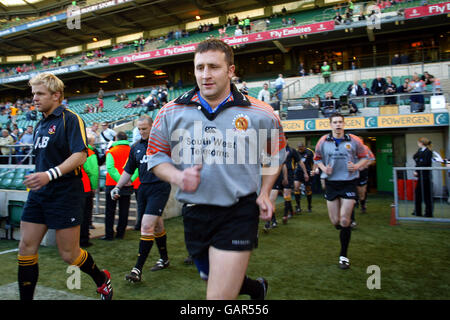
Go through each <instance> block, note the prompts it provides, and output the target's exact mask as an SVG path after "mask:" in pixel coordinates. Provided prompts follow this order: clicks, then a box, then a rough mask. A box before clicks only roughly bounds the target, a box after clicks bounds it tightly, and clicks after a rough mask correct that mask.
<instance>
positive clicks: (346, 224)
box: [340, 218, 350, 228]
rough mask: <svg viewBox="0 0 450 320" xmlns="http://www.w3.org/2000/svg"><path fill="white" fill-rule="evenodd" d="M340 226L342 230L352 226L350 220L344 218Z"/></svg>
mask: <svg viewBox="0 0 450 320" xmlns="http://www.w3.org/2000/svg"><path fill="white" fill-rule="evenodd" d="M340 225H341V227H342V228H347V227H348V226H350V219H348V218H342V219H341V224H340Z"/></svg>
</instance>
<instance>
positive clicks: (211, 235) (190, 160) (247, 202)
mask: <svg viewBox="0 0 450 320" xmlns="http://www.w3.org/2000/svg"><path fill="white" fill-rule="evenodd" d="M234 72H235V65H234V53H233V50H232V49H231V47H230V46H229V45H228V44H226V43H224V42H222V41H220V40H218V39H209V40H205V41H202V42H200V43H199V44H198V46H197V48H196V51H195V54H194V74H195V78H196V82H197V86H196V87H195V88H194V89H192V90H190V91H188V92H186V93H185V94H183V95H182V96H181V97H179V98H178V99H176V100H174V101H172V102H169V103H168V104H166V105H165V106H164V107H163V108H161V110H160V111H159V112H158V115H157V116H156V118H155V123H154V124H153V127H152V131H151V134H150V139H149V147H148V150H147V154H148V155H150V160H149V169H152V170H153V172H154V173H155V174H156V175H157V176H158V177H160V178H161V179H162V180H164V181H168V182H171V183H174V184H175V185H177V186H178V187H179V189H178V191H177V194H176V198H177V200H178V201H180V202H183V203H184V205H183V212H182V213H183V224H184V232H185V242H186V248H187V250H188V252H189V254H190V255H191V256H192V257H193V259H194V263H195V265H196V266H197V268H198V270H199V272H202V273H203V274H204V275H206V276H207V279H208V284H207V289H206V298H207V299H219V300H225V299H235V298H236V297H237V296H238V295H239V294H244V293H245V294H249V295H250V297H251V298H252V299H264V297H265V296H266V293H267V281H266V280H265V279H263V278H260V279H256V280H252V279H250V278H248V277H247V276H245V274H246V271H247V267H248V264H249V261H250V257H251V253H252V250H253V249H254V248H255V247H256V244H257V235H258V225H259V219H258V217H260V218H261V219H263V220H265V221H268V220H270V219H271V218H272V214H273V207H272V203H271V201H270V196H269V195H270V191H271V189H272V186H273V184H274V183H275V180H276V178H277V176H278V174H279V172H280V168H281V164H282V162H283V161H284V152H285V146H286V142H285V138H284V134H283V133H282V125H281V121H280V119H279V117H278V116H277V115H276V114H275V112H274V111H273V108H271V106H270V105H268V104H266V103H264V102H261V101H259V100H257V99H254V98H252V97H250V96H246V95H243V94H242V93H241V92H239V91H238V90H237V88H236V86H235V85H234V84H232V83H231V79H232V77H233V75H234ZM276 132H278V134H277V133H276ZM249 133H251V134H252V136H251V138H250V136H248V137H249V138H248V139H247V138H246V139H240V138H239V137H245V136H247V134H249ZM261 133H264V134H266V135H265V136H263V135H261ZM196 137H198V138H196ZM229 137H230V138H232V139H233V140H232V139H230V140H227V139H228V138H229ZM236 140H237V141H238V142H236ZM267 140H269V143H267ZM213 141H214V142H213ZM223 141H229V142H228V143H227V142H225V143H220V142H223ZM233 141H234V142H236V144H235V143H233ZM250 144H251V145H254V146H257V148H258V147H259V148H261V149H257V148H256V149H250ZM241 148H242V149H241ZM244 148H245V149H244ZM244 150H255V151H256V153H255V152H252V151H251V152H245V151H244ZM262 154H264V155H267V158H266V157H264V158H262V157H261V155H262ZM266 160H267V161H266ZM258 193H259V194H258Z"/></svg>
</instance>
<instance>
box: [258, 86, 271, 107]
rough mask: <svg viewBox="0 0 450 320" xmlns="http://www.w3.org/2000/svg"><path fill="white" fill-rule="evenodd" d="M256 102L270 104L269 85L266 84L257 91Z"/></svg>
mask: <svg viewBox="0 0 450 320" xmlns="http://www.w3.org/2000/svg"><path fill="white" fill-rule="evenodd" d="M258 100H260V101H263V102H265V103H269V102H270V92H269V84H268V83H267V82H266V83H264V84H263V88H262V89H261V90H260V91H259V93H258Z"/></svg>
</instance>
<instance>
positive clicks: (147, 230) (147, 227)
mask: <svg viewBox="0 0 450 320" xmlns="http://www.w3.org/2000/svg"><path fill="white" fill-rule="evenodd" d="M141 234H143V235H154V234H155V224H154V223H142V225H141Z"/></svg>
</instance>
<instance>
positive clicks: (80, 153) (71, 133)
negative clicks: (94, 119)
mask: <svg viewBox="0 0 450 320" xmlns="http://www.w3.org/2000/svg"><path fill="white" fill-rule="evenodd" d="M67 112H69V113H68V116H67V118H66V120H65V121H66V122H65V128H64V130H65V135H66V137H67V141H66V142H67V144H68V146H69V151H70V152H71V155H70V156H69V157H68V158H67V159H66V160H64V161H63V162H62V163H61V164H59V165H57V166H56V167H53V168H50V169H49V170H47V171H46V172H36V173H33V174H30V175H28V176H26V177H25V180H24V182H23V183H24V184H25V186H27V187H28V188H30V189H31V190H33V191H36V190H39V189H40V188H42V187H43V186H45V185H46V184H48V183H49V182H50V181H52V180H55V179H58V178H60V177H61V176H63V175H65V174H66V173H69V172H72V171H74V170H75V169H77V168H80V167H81V166H82V165H83V164H84V162H85V161H86V158H87V148H88V146H87V142H86V129H85V126H84V121H83V120H82V119H81V118H80V116H79V115H77V114H75V113H73V112H72V111H70V110H67ZM50 156H51V155H50Z"/></svg>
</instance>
